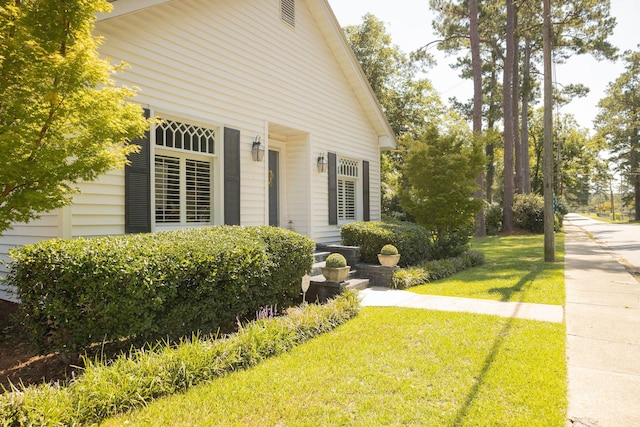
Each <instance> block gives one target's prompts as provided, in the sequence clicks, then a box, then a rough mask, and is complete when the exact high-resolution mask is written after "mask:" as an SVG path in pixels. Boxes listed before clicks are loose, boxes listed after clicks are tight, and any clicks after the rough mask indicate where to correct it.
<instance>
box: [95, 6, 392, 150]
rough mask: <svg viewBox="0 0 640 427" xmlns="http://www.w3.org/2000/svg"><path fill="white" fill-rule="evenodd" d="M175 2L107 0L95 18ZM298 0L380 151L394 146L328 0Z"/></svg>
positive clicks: (376, 102) (384, 118)
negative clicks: (108, 7)
mask: <svg viewBox="0 0 640 427" xmlns="http://www.w3.org/2000/svg"><path fill="white" fill-rule="evenodd" d="M174 1H179V0H110V2H111V3H112V4H113V11H112V12H111V13H108V14H98V17H97V20H98V22H100V21H107V20H110V19H114V18H117V17H119V16H123V15H128V14H130V13H134V12H138V11H140V10H144V9H147V8H150V7H154V6H158V5H161V4H164V3H171V2H174ZM300 1H304V2H306V4H307V7H308V8H309V10H310V11H311V14H312V15H313V18H314V19H315V21H316V23H317V24H318V27H319V29H320V31H321V33H322V35H323V37H324V39H325V41H326V43H327V45H328V46H329V48H330V49H331V51H332V52H333V53H334V55H335V57H336V60H337V62H338V64H339V66H340V68H341V69H342V71H343V72H344V74H345V76H346V78H347V81H348V82H349V84H350V85H351V87H352V88H353V91H354V93H355V94H356V97H357V98H358V102H359V103H360V105H361V106H362V108H363V110H364V112H365V114H366V116H367V118H368V119H369V121H370V122H371V123H372V125H373V127H374V129H375V131H376V133H377V135H378V144H379V145H380V148H381V149H383V150H385V149H393V148H396V144H397V142H396V138H395V136H394V133H393V130H392V129H391V126H390V125H389V122H388V120H387V118H386V116H385V114H384V112H383V111H382V107H381V106H380V103H379V102H378V99H377V98H376V96H375V93H374V92H373V89H371V86H370V85H369V81H368V80H367V77H366V76H365V74H364V71H362V67H360V64H359V63H358V60H357V58H356V56H355V54H354V53H353V50H352V49H351V46H350V45H349V43H348V41H347V38H346V36H345V34H344V32H343V31H342V28H341V27H340V24H339V23H338V20H337V19H336V17H335V15H334V13H333V11H332V10H331V6H329V3H328V1H327V0H300Z"/></svg>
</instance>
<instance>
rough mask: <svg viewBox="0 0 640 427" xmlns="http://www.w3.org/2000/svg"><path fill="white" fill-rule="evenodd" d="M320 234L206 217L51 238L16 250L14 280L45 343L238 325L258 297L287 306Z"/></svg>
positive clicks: (54, 345) (70, 344)
mask: <svg viewBox="0 0 640 427" xmlns="http://www.w3.org/2000/svg"><path fill="white" fill-rule="evenodd" d="M313 248H314V244H313V242H312V241H311V240H310V239H308V238H306V237H304V236H301V235H299V234H296V233H294V232H291V231H288V230H284V229H280V228H274V227H234V226H224V227H209V228H200V229H187V230H180V231H172V232H163V233H152V234H138V235H125V236H110V237H99V238H92V239H77V240H50V241H45V242H41V243H38V244H35V245H28V246H24V247H22V248H20V249H18V250H15V251H12V253H11V256H12V257H13V260H14V261H13V262H12V264H11V265H10V272H9V274H8V276H7V283H8V284H9V285H13V286H14V287H15V288H16V289H17V294H18V297H19V298H20V300H21V301H22V304H21V306H22V308H23V310H24V313H25V320H24V323H25V326H26V328H27V330H28V331H29V332H30V334H31V336H32V338H33V340H34V342H35V343H36V344H38V345H39V346H40V347H41V348H42V349H53V350H59V351H63V352H69V351H71V352H73V351H76V350H78V349H81V348H83V347H87V346H89V345H91V344H92V343H95V342H100V341H103V340H105V341H111V340H116V339H120V338H135V339H136V340H137V341H146V340H150V339H156V338H168V339H169V340H173V339H177V338H179V337H181V336H185V335H186V336H189V335H191V333H192V332H193V331H202V332H210V331H216V330H222V331H231V330H233V328H234V327H235V325H236V318H238V317H239V318H241V319H242V318H248V317H249V316H252V315H253V313H255V311H256V310H257V309H259V308H260V307H264V306H268V305H279V306H280V307H288V306H290V305H293V304H294V302H295V301H296V300H297V298H298V295H299V292H300V289H299V288H300V284H299V282H300V278H301V277H302V276H303V275H304V274H306V273H307V272H308V271H309V270H310V269H311V265H312V263H313Z"/></svg>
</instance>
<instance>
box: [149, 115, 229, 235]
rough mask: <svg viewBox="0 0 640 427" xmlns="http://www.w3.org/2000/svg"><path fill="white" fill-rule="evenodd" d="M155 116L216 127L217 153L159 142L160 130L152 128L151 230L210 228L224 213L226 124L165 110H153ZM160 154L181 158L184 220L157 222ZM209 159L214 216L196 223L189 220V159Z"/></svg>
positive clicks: (214, 128)
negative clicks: (157, 186) (223, 177)
mask: <svg viewBox="0 0 640 427" xmlns="http://www.w3.org/2000/svg"><path fill="white" fill-rule="evenodd" d="M153 116H155V117H160V118H166V119H170V120H175V121H177V122H183V123H186V124H192V125H195V126H203V127H207V128H210V129H213V130H215V132H216V138H215V142H214V150H213V151H214V154H209V153H201V152H196V151H190V150H184V149H179V148H172V147H165V146H161V145H156V132H155V126H154V127H152V129H151V132H150V141H149V142H150V144H149V145H150V148H151V150H150V151H151V153H150V155H151V159H150V160H151V161H150V168H151V171H150V173H151V230H152V231H170V230H179V229H183V228H201V227H209V226H211V225H219V224H221V221H222V218H223V217H224V216H223V205H222V203H223V199H222V197H223V195H222V192H223V186H222V183H223V180H222V179H221V178H220V177H221V165H220V158H221V156H222V147H223V144H222V139H223V138H224V136H223V133H222V126H221V125H218V124H208V123H206V122H203V121H201V120H198V119H194V118H190V117H185V118H180V117H179V116H178V115H176V114H163V113H162V112H158V111H153ZM156 155H161V156H170V157H177V158H179V159H180V222H179V223H178V222H176V223H157V222H156V215H155V213H156V189H155V158H156ZM187 158H189V159H194V160H202V161H208V162H210V165H211V171H210V179H211V187H210V188H211V213H210V215H211V218H210V221H209V222H207V223H193V222H187V221H186V171H185V165H186V159H187Z"/></svg>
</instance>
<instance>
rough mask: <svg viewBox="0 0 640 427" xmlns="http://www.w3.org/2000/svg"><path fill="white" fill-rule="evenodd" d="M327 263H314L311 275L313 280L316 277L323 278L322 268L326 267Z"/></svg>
mask: <svg viewBox="0 0 640 427" xmlns="http://www.w3.org/2000/svg"><path fill="white" fill-rule="evenodd" d="M324 265H325V262H324V261H320V262H314V263H313V266H311V273H309V275H310V276H311V278H312V279H313V277H314V276H322V270H321V269H322V267H324Z"/></svg>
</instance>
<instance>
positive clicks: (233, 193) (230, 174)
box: [224, 128, 240, 225]
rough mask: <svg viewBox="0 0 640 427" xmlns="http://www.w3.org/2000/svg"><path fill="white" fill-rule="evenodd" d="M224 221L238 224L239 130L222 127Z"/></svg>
mask: <svg viewBox="0 0 640 427" xmlns="http://www.w3.org/2000/svg"><path fill="white" fill-rule="evenodd" d="M224 223H225V224H227V225H240V131H239V130H236V129H229V128H224Z"/></svg>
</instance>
